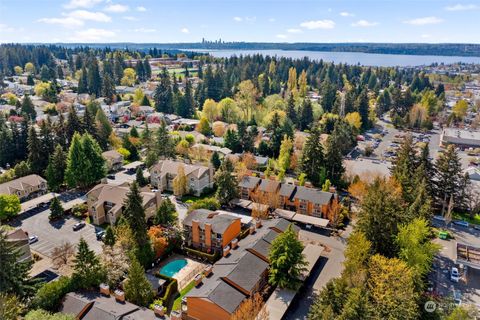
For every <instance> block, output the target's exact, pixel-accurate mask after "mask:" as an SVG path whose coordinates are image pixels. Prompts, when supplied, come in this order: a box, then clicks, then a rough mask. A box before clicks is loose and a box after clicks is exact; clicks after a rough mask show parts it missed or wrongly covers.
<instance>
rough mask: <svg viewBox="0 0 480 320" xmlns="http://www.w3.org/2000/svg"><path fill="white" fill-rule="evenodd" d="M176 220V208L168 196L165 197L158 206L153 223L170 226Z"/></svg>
mask: <svg viewBox="0 0 480 320" xmlns="http://www.w3.org/2000/svg"><path fill="white" fill-rule="evenodd" d="M177 221H178V215H177V210H176V208H175V205H174V204H173V203H172V201H170V198H165V199H164V200H163V201H162V202H161V203H160V206H159V207H158V210H157V213H156V215H155V218H154V219H153V223H155V224H157V225H158V224H159V225H162V226H172V225H175V223H176V222H177Z"/></svg>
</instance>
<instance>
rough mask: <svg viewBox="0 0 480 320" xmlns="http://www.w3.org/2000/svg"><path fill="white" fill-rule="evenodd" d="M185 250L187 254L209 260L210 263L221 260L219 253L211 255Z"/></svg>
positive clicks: (189, 249) (190, 249)
mask: <svg viewBox="0 0 480 320" xmlns="http://www.w3.org/2000/svg"><path fill="white" fill-rule="evenodd" d="M184 250H185V252H186V253H188V254H191V255H194V256H196V257H198V258H203V259H207V260H208V261H209V262H210V263H214V262H216V261H217V260H218V258H220V254H219V253H217V252H215V253H213V254H210V253H206V252H203V251H199V250H195V249H192V248H184Z"/></svg>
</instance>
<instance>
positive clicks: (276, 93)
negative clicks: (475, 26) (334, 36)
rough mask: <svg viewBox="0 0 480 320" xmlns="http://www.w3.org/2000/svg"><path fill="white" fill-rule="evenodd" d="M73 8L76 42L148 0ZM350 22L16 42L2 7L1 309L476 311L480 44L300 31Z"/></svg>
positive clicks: (157, 315) (22, 313) (128, 18)
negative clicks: (261, 30)
mask: <svg viewBox="0 0 480 320" xmlns="http://www.w3.org/2000/svg"><path fill="white" fill-rule="evenodd" d="M27 2H28V1H27ZM180 2H182V1H180ZM214 2H215V1H214ZM247 2H248V1H247ZM374 2H375V1H374ZM414 2H415V1H414ZM287 3H288V4H287ZM289 3H290V1H286V2H285V4H284V5H289ZM272 4H275V7H277V6H276V2H275V1H273V2H272ZM375 4H377V5H378V6H379V7H382V6H383V5H384V4H379V3H378V2H375ZM32 5H33V4H32ZM36 5H37V4H36ZM171 5H172V4H171V3H169V4H165V7H169V8H170V7H171ZM183 5H184V4H183V3H180V4H178V6H179V8H180V7H181V6H183ZM258 5H259V6H263V2H261V1H260V2H259V3H258ZM337 5H338V4H337ZM391 5H392V6H393V5H394V4H393V3H392V4H391ZM13 6H15V5H14V4H10V3H8V4H5V5H4V7H5V8H7V7H13ZM155 6H158V4H155ZM192 6H193V4H192ZM195 6H196V5H195ZM298 6H300V7H302V6H313V7H312V10H314V8H320V7H321V8H322V9H321V11H322V12H326V13H325V14H326V15H327V14H332V13H331V11H330V10H332V11H333V9H332V8H329V7H325V4H315V5H313V4H311V3H308V4H307V3H302V4H301V5H298ZM332 6H333V3H332ZM432 6H433V4H432ZM280 7H281V6H280ZM324 7H325V8H324ZM62 8H63V11H62V13H61V18H40V17H38V18H37V19H36V20H35V21H37V23H38V24H39V25H43V24H45V23H47V24H51V25H57V26H59V25H61V24H72V23H73V25H74V26H73V27H74V28H72V29H68V30H66V31H68V32H71V33H72V39H73V37H74V35H75V34H77V32H76V29H75V28H83V27H84V26H85V27H86V26H88V24H89V23H92V24H96V23H104V22H105V23H106V22H113V21H117V20H118V19H122V20H123V22H124V23H125V24H126V25H127V24H131V23H133V22H134V21H138V23H140V22H141V20H140V18H137V17H136V16H134V15H138V16H140V15H145V16H147V15H148V14H149V12H150V10H149V9H147V8H146V7H143V6H141V5H140V4H139V5H138V6H133V4H129V5H127V4H121V3H120V2H118V3H117V2H111V1H103V0H98V1H91V0H88V1H87V0H85V1H83V0H82V1H79V0H71V1H70V2H68V3H67V2H66V3H63V4H62ZM152 8H153V4H152ZM232 8H233V7H232ZM382 8H383V7H382ZM448 8H450V7H448ZM465 8H466V7H463V5H460V4H458V5H457V6H454V7H451V8H450V9H447V7H445V8H444V9H443V11H445V12H449V13H450V12H456V11H467V10H465ZM468 8H469V9H468V10H470V9H471V10H473V11H475V10H476V9H478V8H477V6H476V5H471V6H468ZM270 9H271V10H273V11H276V10H279V9H278V8H275V10H274V9H273V8H270ZM92 10H96V11H92ZM152 10H153V9H152ZM292 10H293V9H292ZM315 10H317V9H315ZM318 10H319V9H318ZM337 10H340V8H338V7H337ZM342 10H344V9H342ZM379 10H380V9H379ZM1 11H2V10H1V9H0V17H3V14H2V12H1ZM127 11H129V15H126V14H127ZM130 11H131V12H130ZM152 12H153V11H152ZM166 12H169V13H168V14H170V13H171V14H172V15H175V14H176V12H174V11H172V12H170V11H166ZM123 14H125V16H123V17H120V16H118V15H123ZM162 14H163V13H162ZM259 14H260V12H259ZM356 14H358V15H359V14H360V12H359V13H350V12H347V11H339V12H337V13H336V18H335V19H337V18H338V19H343V20H344V21H347V19H350V20H352V19H354V18H353V17H355V15H356ZM29 15H30V13H29ZM115 15H117V17H115ZM176 15H177V16H178V14H176ZM292 18H294V17H292ZM427 18H428V19H427ZM427 18H425V19H423V20H418V21H417V20H416V19H414V20H405V21H404V22H402V24H403V25H404V28H407V25H408V26H424V25H429V24H436V25H438V26H440V25H441V24H442V23H447V21H446V19H445V20H443V19H439V18H438V20H435V19H433V18H435V17H433V16H432V17H427ZM58 19H62V20H58ZM331 19H334V18H331ZM402 19H403V18H402ZM419 19H420V18H419ZM432 19H433V20H432ZM264 20H265V21H268V23H269V24H271V25H272V27H273V25H274V24H278V23H280V21H277V20H275V19H274V18H273V16H272V17H269V18H265V19H264ZM283 20H285V21H286V19H282V22H281V23H283V24H284V23H286V22H284V21H283ZM397 20H398V19H397ZM59 21H62V23H59ZM145 21H149V19H147V18H145ZM182 21H183V20H182ZM425 21H426V22H425ZM432 21H434V23H432ZM233 22H234V23H235V24H236V26H237V28H239V32H240V31H242V33H243V32H244V31H243V29H242V28H240V26H241V25H242V24H243V26H244V27H247V26H251V25H254V24H259V23H260V21H258V20H257V19H256V18H255V17H253V16H243V15H240V13H238V16H236V17H234V18H233ZM182 23H183V22H182ZM205 23H207V22H205ZM262 23H263V22H262ZM383 23H385V22H383ZM227 24H228V23H226V22H225V25H227ZM377 24H380V22H378V23H377V22H369V21H367V20H363V19H362V20H359V21H357V22H354V21H352V22H350V23H347V24H345V23H342V24H341V26H342V28H364V30H366V31H367V30H368V28H371V29H374V28H375V27H376V26H377ZM57 26H53V27H57ZM207 27H208V26H207V25H205V27H201V28H200V29H199V30H204V29H205V30H206V29H208V28H207ZM339 27H340V23H338V24H335V23H334V21H333V20H329V19H326V20H318V21H317V20H312V21H305V22H301V23H299V27H298V28H290V29H287V31H285V34H283V33H282V34H278V35H277V38H279V39H284V41H285V43H273V42H266V43H263V42H255V41H254V42H243V41H240V42H237V41H233V42H228V41H224V40H222V39H219V40H213V41H211V40H206V39H205V38H203V39H202V41H201V42H192V43H187V42H181V43H177V44H175V43H173V42H172V43H169V44H167V43H157V42H155V41H153V42H148V43H147V42H144V43H141V41H140V40H139V41H133V42H131V43H130V42H125V43H123V42H121V41H120V40H121V38H118V37H117V38H116V39H117V40H119V42H105V43H104V42H101V41H97V37H98V39H100V38H101V37H102V36H101V34H104V33H105V32H102V31H101V29H95V28H91V29H88V30H90V31H88V30H87V31H88V32H86V31H85V32H86V33H88V34H89V35H90V38H89V39H93V41H92V43H89V41H86V42H85V43H83V41H78V42H77V41H73V40H72V41H67V42H65V43H64V42H63V41H54V40H51V41H45V42H41V41H40V42H37V41H34V39H33V38H32V40H31V41H33V42H32V43H30V40H29V41H28V43H14V42H12V43H9V42H8V43H7V42H4V41H3V40H2V38H1V37H2V35H3V33H4V31H5V30H7V29H8V30H11V31H12V32H14V31H13V30H17V29H16V28H13V27H12V28H9V27H7V25H6V24H5V25H4V24H3V22H2V24H0V270H3V271H2V272H0V319H2V320H3V319H5V320H18V319H25V320H73V319H80V320H88V319H92V320H93V319H95V320H97V319H98V320H104V319H105V320H110V319H119V320H122V319H123V320H142V319H146V320H150V319H152V320H153V319H167V320H180V319H182V320H254V319H255V320H300V319H301V320H304V319H309V320H317V319H318V320H320V319H333V320H340V319H343V320H344V319H408V320H410V319H411V320H416V319H445V320H454V319H455V320H456V319H477V318H480V240H479V237H480V113H479V111H480V60H478V59H477V58H478V57H480V46H479V45H475V44H465V45H464V47H461V48H459V47H458V46H457V45H456V44H455V43H446V44H442V43H384V44H380V43H374V42H372V43H370V42H368V43H363V42H362V43H361V44H362V45H361V46H359V45H357V44H356V42H355V41H354V43H352V40H348V41H346V42H345V43H343V44H342V45H340V43H339V44H338V45H339V46H338V47H337V46H336V45H335V44H334V43H328V44H327V43H326V44H319V43H313V42H312V44H311V47H303V45H302V44H301V43H293V42H290V39H293V37H294V36H297V37H303V35H306V34H307V33H309V32H313V30H317V32H320V31H322V32H323V31H325V30H330V31H331V29H335V28H339ZM367 27H368V28H367ZM62 28H63V27H62ZM172 28H173V26H172ZM408 28H409V27H408ZM167 29H168V28H167ZM266 29H267V28H266ZM119 30H120V29H119ZM135 30H136V31H135V33H137V34H139V35H143V34H145V33H147V34H148V33H157V31H148V30H151V29H145V28H140V27H137V28H135ZM181 30H182V31H180V32H181V33H182V35H183V36H185V37H187V36H188V37H189V36H191V33H194V30H193V29H192V30H189V29H188V28H186V27H185V28H182V29H181ZM355 30H358V29H355ZM18 31H19V32H20V29H18ZM170 31H171V30H170ZM473 31H475V30H472V32H473ZM112 32H113V31H112ZM116 32H118V33H120V31H116ZM197 32H199V31H198V30H195V34H197ZM357 32H358V31H357ZM402 32H403V31H402ZM53 33H56V31H52V34H53ZM97 33H98V34H99V35H97ZM404 33H405V34H406V35H408V32H404ZM127 34H128V32H127ZM77 36H78V34H77ZM125 40H127V38H125ZM282 41H283V40H282ZM53 42H55V43H53ZM306 43H309V42H308V41H307V42H306ZM189 44H190V45H191V46H188V45H189ZM290 46H291V47H290ZM256 50H258V52H257V51H256ZM475 50H476V51H475ZM299 54H300V55H299ZM323 54H327V56H322V55H323ZM337 54H338V55H337ZM339 57H341V58H342V59H347V60H341V59H340V60H339ZM367 58H368V59H367ZM467 58H469V59H467ZM363 59H367V60H363ZM454 59H458V60H454ZM475 59H477V60H478V61H477V60H475Z"/></svg>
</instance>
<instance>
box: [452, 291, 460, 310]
mask: <svg viewBox="0 0 480 320" xmlns="http://www.w3.org/2000/svg"><path fill="white" fill-rule="evenodd" d="M453 302H454V303H455V305H456V306H457V307H460V306H461V305H462V293H461V292H460V290H453Z"/></svg>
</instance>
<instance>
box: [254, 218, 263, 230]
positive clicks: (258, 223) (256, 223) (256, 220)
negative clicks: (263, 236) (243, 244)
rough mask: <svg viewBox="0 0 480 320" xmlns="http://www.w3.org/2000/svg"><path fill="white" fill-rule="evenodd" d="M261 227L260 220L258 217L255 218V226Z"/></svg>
mask: <svg viewBox="0 0 480 320" xmlns="http://www.w3.org/2000/svg"><path fill="white" fill-rule="evenodd" d="M261 227H262V220H260V219H259V218H257V219H255V228H257V229H260V228H261Z"/></svg>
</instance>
